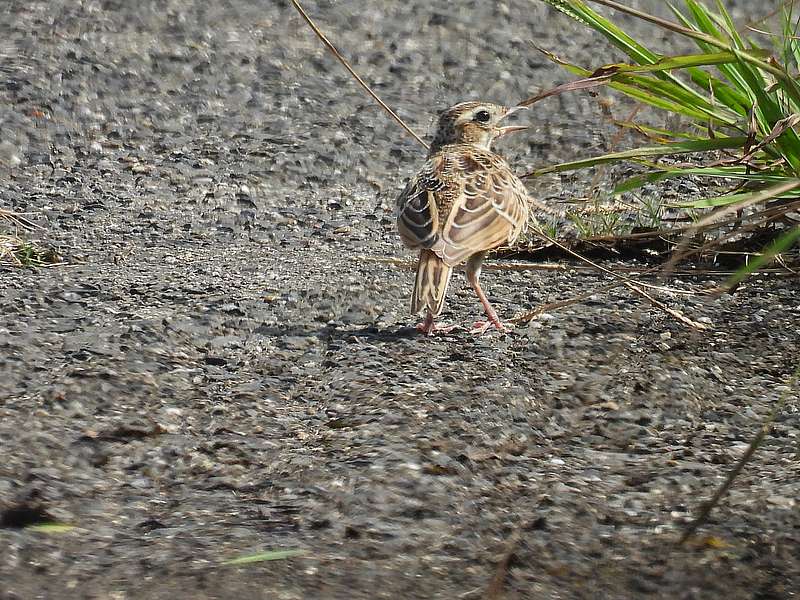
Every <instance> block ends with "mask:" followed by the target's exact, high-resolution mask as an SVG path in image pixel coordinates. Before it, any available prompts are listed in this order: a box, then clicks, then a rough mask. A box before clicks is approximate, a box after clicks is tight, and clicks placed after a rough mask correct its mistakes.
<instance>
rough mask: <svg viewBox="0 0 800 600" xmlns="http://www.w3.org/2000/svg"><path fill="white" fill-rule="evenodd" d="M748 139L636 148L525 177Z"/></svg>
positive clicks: (704, 149) (731, 144) (703, 149)
mask: <svg viewBox="0 0 800 600" xmlns="http://www.w3.org/2000/svg"><path fill="white" fill-rule="evenodd" d="M746 141H747V138H746V137H744V136H737V137H722V138H714V139H710V140H697V141H695V140H690V141H686V142H674V143H670V144H663V145H661V146H648V147H645V148H636V149H634V150H625V151H624V152H612V153H610V154H604V155H602V156H595V157H593V158H586V159H583V160H576V161H572V162H567V163H561V164H558V165H550V166H547V167H542V168H540V169H536V170H534V171H531V172H530V173H527V174H526V175H524V177H539V176H540V175H545V174H547V173H561V172H564V171H574V170H576V169H584V168H586V167H593V166H595V165H601V164H605V163H614V162H621V161H626V160H635V159H637V158H643V157H647V156H669V155H671V154H686V153H690V152H708V151H711V150H721V149H723V148H741V147H742V146H743V145H744V143H745V142H746Z"/></svg>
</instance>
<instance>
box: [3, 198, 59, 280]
mask: <svg viewBox="0 0 800 600" xmlns="http://www.w3.org/2000/svg"><path fill="white" fill-rule="evenodd" d="M0 225H5V226H6V227H5V228H4V229H7V230H8V231H2V230H0V265H10V266H14V267H46V266H51V265H55V264H60V263H61V262H62V260H61V257H60V256H59V254H58V252H56V251H55V250H54V249H53V248H46V247H44V246H41V245H39V244H37V243H36V242H33V241H30V240H26V239H25V238H24V237H22V235H21V233H22V232H23V231H25V230H27V231H30V230H33V229H38V227H37V226H36V225H35V224H34V223H33V222H31V221H30V220H28V218H27V217H26V216H25V215H23V214H21V213H17V212H14V211H10V210H6V209H0Z"/></svg>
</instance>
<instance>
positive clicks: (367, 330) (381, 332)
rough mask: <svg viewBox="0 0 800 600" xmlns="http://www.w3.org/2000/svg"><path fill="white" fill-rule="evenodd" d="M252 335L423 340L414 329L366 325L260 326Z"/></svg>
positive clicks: (421, 335)
mask: <svg viewBox="0 0 800 600" xmlns="http://www.w3.org/2000/svg"><path fill="white" fill-rule="evenodd" d="M254 333H256V334H259V335H263V336H267V337H277V338H282V337H286V338H289V337H308V338H311V337H315V338H317V339H320V340H324V341H334V340H347V339H353V338H355V339H359V340H368V341H374V342H391V341H395V340H403V339H413V338H419V339H424V338H425V336H424V335H423V334H421V333H420V332H419V331H418V330H417V328H416V327H408V326H400V327H393V328H386V329H381V328H378V327H376V326H374V325H367V326H364V327H361V328H359V329H340V328H338V327H336V326H333V325H326V326H324V327H320V328H317V329H309V328H307V327H302V326H298V325H294V326H292V325H289V326H286V327H279V326H271V325H262V326H261V327H258V328H257V329H256V330H255V331H254Z"/></svg>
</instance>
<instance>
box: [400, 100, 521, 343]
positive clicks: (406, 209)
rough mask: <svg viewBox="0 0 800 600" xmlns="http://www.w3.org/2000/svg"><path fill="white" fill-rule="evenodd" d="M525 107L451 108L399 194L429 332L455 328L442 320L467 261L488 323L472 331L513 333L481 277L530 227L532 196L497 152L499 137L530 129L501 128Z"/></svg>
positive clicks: (471, 104)
mask: <svg viewBox="0 0 800 600" xmlns="http://www.w3.org/2000/svg"><path fill="white" fill-rule="evenodd" d="M522 108H527V107H523V106H516V107H513V108H508V107H505V106H501V105H497V104H492V103H489V102H477V101H468V102H461V103H459V104H456V105H455V106H451V107H450V108H448V109H446V110H444V111H443V112H442V113H440V115H439V119H438V124H437V127H436V133H435V135H434V138H433V141H432V143H431V145H430V148H429V151H428V156H427V158H426V160H425V163H424V165H423V166H422V168H421V169H420V170H419V171H418V172H417V174H416V175H414V176H413V177H411V178H410V179H409V180H408V182H407V184H406V186H405V188H404V189H403V191H402V192H401V193H400V195H399V196H398V197H397V207H396V208H397V229H398V232H399V234H400V238H401V240H402V241H403V243H404V244H405V245H406V246H407V247H408V248H411V249H413V250H419V260H418V262H417V274H416V279H415V282H414V291H413V293H412V296H411V312H412V313H413V314H415V315H416V314H419V313H420V312H422V311H425V318H424V321H422V322H421V323H420V324H419V325H417V329H418V330H419V331H421V332H423V333H425V334H427V335H433V334H434V333H437V332H447V331H449V330H451V329H453V328H454V326H445V325H440V324H437V323H436V322H435V319H436V317H438V316H439V315H440V314H441V312H442V308H443V306H444V299H445V294H446V293H447V287H448V285H449V283H450V277H451V275H452V274H453V268H454V267H456V266H458V265H461V264H463V263H466V275H467V281H469V283H470V285H471V286H472V288H473V289H474V290H475V293H476V294H477V295H478V299H479V300H480V301H481V304H483V308H484V311H485V312H486V317H487V319H488V320H487V321H485V322H481V321H479V322H477V323H475V325H474V326H473V328H472V331H473V332H474V333H483V332H485V331H486V330H487V329H488V328H490V327H491V326H492V325H493V326H494V327H495V328H496V329H497V330H499V331H501V332H502V331H507V329H506V326H505V325H504V324H503V323H502V322H501V321H500V319H499V318H498V316H497V313H496V312H495V310H494V308H493V307H492V305H491V304H490V303H489V300H488V298H487V297H486V294H485V293H484V292H483V289H481V286H480V282H479V277H480V273H481V264H482V263H483V260H484V258H485V257H486V254H487V253H488V251H489V250H491V249H493V248H497V247H498V246H502V245H504V244H511V243H513V242H514V241H515V240H516V239H517V238H518V237H519V236H520V234H521V233H522V232H523V231H524V229H525V228H526V226H527V222H528V214H529V210H530V208H529V205H530V202H529V200H530V199H529V197H528V191H527V189H526V188H525V185H524V184H523V183H522V181H521V180H520V179H519V178H518V177H517V176H516V175H514V173H513V171H512V170H511V167H510V166H509V164H508V163H507V162H506V161H505V159H503V158H502V157H501V156H499V155H498V154H496V153H495V152H493V151H492V143H493V142H494V141H495V140H496V139H497V138H499V137H501V136H503V135H506V134H509V133H513V132H515V131H521V130H524V129H527V127H526V126H517V125H514V126H502V127H501V126H500V123H501V122H502V121H503V119H505V118H507V117H509V116H510V115H512V114H514V113H515V112H517V111H518V110H520V109H522Z"/></svg>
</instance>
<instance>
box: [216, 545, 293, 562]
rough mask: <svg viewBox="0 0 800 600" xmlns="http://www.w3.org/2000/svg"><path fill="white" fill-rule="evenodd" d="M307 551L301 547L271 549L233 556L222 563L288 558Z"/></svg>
mask: <svg viewBox="0 0 800 600" xmlns="http://www.w3.org/2000/svg"><path fill="white" fill-rule="evenodd" d="M305 553H306V551H305V550H300V549H291V550H270V551H268V552H257V553H255V554H247V555H245V556H239V557H237V558H232V559H230V560H226V561H224V562H223V563H222V564H223V565H225V566H237V565H249V564H252V563H259V562H266V561H270V560H285V559H287V558H294V557H295V556H302V555H303V554H305Z"/></svg>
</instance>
